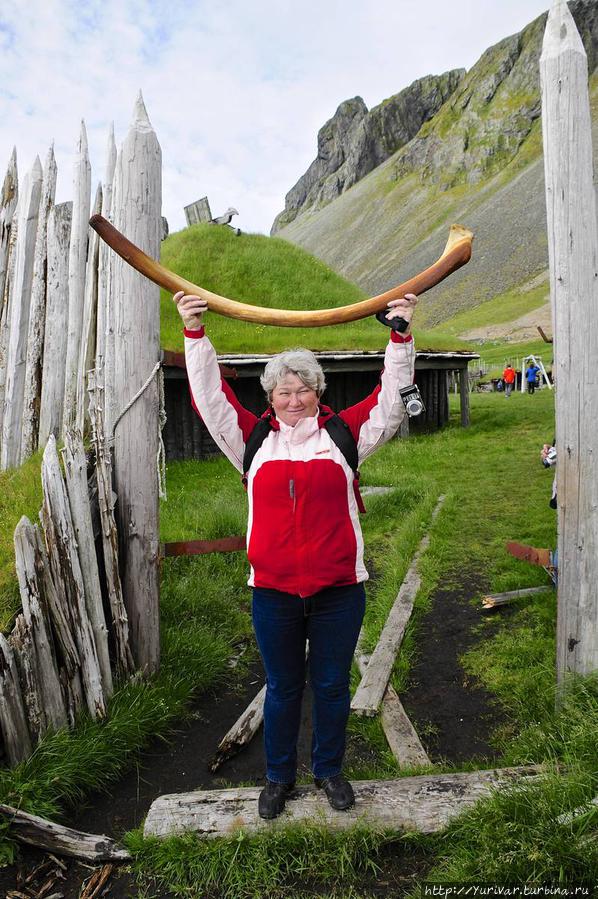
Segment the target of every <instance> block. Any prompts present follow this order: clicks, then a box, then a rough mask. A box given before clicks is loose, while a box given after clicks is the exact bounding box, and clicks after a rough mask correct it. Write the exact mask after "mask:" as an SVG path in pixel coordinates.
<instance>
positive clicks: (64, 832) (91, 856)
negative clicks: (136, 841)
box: [0, 804, 130, 861]
mask: <svg viewBox="0 0 598 899" xmlns="http://www.w3.org/2000/svg"><path fill="white" fill-rule="evenodd" d="M0 819H1V820H3V821H6V822H8V824H10V834H11V836H13V837H14V838H15V839H17V840H19V841H20V842H21V843H29V844H30V845H31V846H41V847H42V848H43V849H50V850H51V851H52V852H57V853H58V854H59V855H71V856H74V857H75V858H85V859H88V860H90V861H126V860H127V859H128V858H130V855H129V853H128V852H127V850H126V849H123V848H121V847H120V846H119V845H118V844H117V843H115V842H114V840H111V839H110V838H109V837H106V836H104V835H103V834H96V833H84V832H83V831H80V830H73V829H72V828H71V827H63V826H62V825H61V824H55V823H54V822H53V821H48V820H47V819H46V818H40V817H38V816H37V815H30V814H28V813H27V812H22V811H20V810H19V809H16V808H12V806H10V805H2V804H0Z"/></svg>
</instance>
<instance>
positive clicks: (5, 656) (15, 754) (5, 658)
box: [0, 634, 31, 765]
mask: <svg viewBox="0 0 598 899" xmlns="http://www.w3.org/2000/svg"><path fill="white" fill-rule="evenodd" d="M0 725H1V727H2V736H3V737H4V748H5V749H6V754H7V756H8V760H9V762H10V764H11V765H18V763H19V762H22V761H23V760H24V759H26V758H28V756H30V755H31V738H30V736H29V728H28V726H27V716H26V714H25V703H24V702H23V694H22V693H21V682H20V680H19V674H18V671H17V666H16V663H15V657H14V654H13V651H12V649H11V647H10V644H9V642H8V640H7V639H6V637H5V636H4V634H0Z"/></svg>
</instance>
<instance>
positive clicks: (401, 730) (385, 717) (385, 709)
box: [355, 651, 432, 767]
mask: <svg viewBox="0 0 598 899" xmlns="http://www.w3.org/2000/svg"><path fill="white" fill-rule="evenodd" d="M355 661H356V662H357V667H358V668H359V672H360V674H361V675H364V674H365V672H366V669H367V666H368V663H369V656H368V655H366V654H365V653H362V652H359V651H357V652H356V653H355ZM380 716H381V721H382V729H383V731H384V735H385V737H386V739H387V741H388V745H389V747H390V750H391V752H392V754H393V755H394V757H395V758H396V760H397V762H398V763H399V765H401V766H402V767H415V766H417V765H431V764H432V762H431V761H430V759H429V757H428V754H427V752H426V750H425V749H424V747H423V746H422V744H421V742H420V739H419V737H418V735H417V731H416V730H415V728H414V726H413V724H412V723H411V721H410V720H409V716H408V715H407V712H406V711H405V709H404V708H403V704H402V702H401V700H400V699H399V695H398V693H397V691H396V690H395V688H394V687H393V685H392V684H389V685H388V686H387V688H386V691H385V693H384V696H383V697H382V705H381V708H380Z"/></svg>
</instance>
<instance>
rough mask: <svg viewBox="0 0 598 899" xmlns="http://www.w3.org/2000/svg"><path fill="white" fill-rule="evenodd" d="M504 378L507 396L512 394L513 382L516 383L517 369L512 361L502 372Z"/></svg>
mask: <svg viewBox="0 0 598 899" xmlns="http://www.w3.org/2000/svg"><path fill="white" fill-rule="evenodd" d="M502 380H503V384H504V385H505V396H511V391H512V390H513V384H514V383H515V369H514V368H513V366H512V365H511V363H510V362H509V363H508V364H507V367H506V368H505V370H504V371H503V373H502Z"/></svg>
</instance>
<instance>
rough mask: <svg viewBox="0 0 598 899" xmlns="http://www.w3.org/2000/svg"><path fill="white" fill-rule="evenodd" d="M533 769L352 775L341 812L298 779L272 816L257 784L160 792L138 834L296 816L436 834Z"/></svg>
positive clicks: (224, 828) (221, 828) (204, 831)
mask: <svg viewBox="0 0 598 899" xmlns="http://www.w3.org/2000/svg"><path fill="white" fill-rule="evenodd" d="M540 771H541V769H540V768H537V767H527V768H502V769H500V768H499V769H493V770H489V771H467V772H464V773H459V774H432V775H426V776H418V777H404V778H399V779H397V780H386V781H384V780H383V781H375V780H371V781H361V782H354V783H353V788H354V790H355V799H356V802H355V806H354V807H353V808H352V809H349V810H347V811H344V812H336V811H334V810H333V809H332V808H331V807H330V805H329V804H328V801H327V799H326V797H325V796H324V794H323V792H322V791H321V790H317V789H316V788H315V787H311V786H301V787H298V788H297V790H296V791H295V798H293V799H290V800H289V801H288V802H287V804H286V807H285V810H284V812H283V813H282V815H280V817H279V818H277V819H276V822H275V823H273V822H269V821H264V820H263V819H262V818H260V817H259V816H258V813H257V799H258V796H259V794H260V788H259V787H238V788H234V789H229V790H204V791H197V792H194V793H179V794H173V795H167V796H160V798H159V799H156V800H155V801H154V802H153V803H152V805H151V807H150V810H149V812H148V815H147V818H146V819H145V826H144V835H145V836H156V837H166V836H169V835H171V834H174V833H183V832H184V831H188V830H191V831H194V832H195V833H197V834H199V835H201V836H202V837H217V836H226V835H230V834H234V833H238V832H239V831H245V832H248V833H251V832H256V831H260V830H267V829H268V830H269V829H272V828H273V827H277V826H283V827H284V826H285V825H288V824H290V823H297V822H304V823H316V824H324V825H326V826H327V827H330V828H331V829H333V830H346V829H347V828H350V827H354V826H355V824H358V823H368V824H370V825H372V826H374V827H378V828H389V829H392V830H398V831H417V832H420V833H435V832H437V831H439V830H442V829H444V828H445V827H446V825H447V824H448V823H449V821H450V820H451V819H452V818H454V817H456V816H457V815H459V814H461V812H463V811H465V810H466V809H468V808H471V806H472V805H474V804H475V803H476V802H477V801H478V800H479V799H481V798H482V797H485V796H488V795H489V793H490V792H491V791H492V790H493V789H495V788H498V789H500V788H505V787H508V786H511V785H514V784H521V783H524V782H526V781H529V780H530V779H533V778H534V777H536V776H537V775H538V774H539V773H540Z"/></svg>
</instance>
